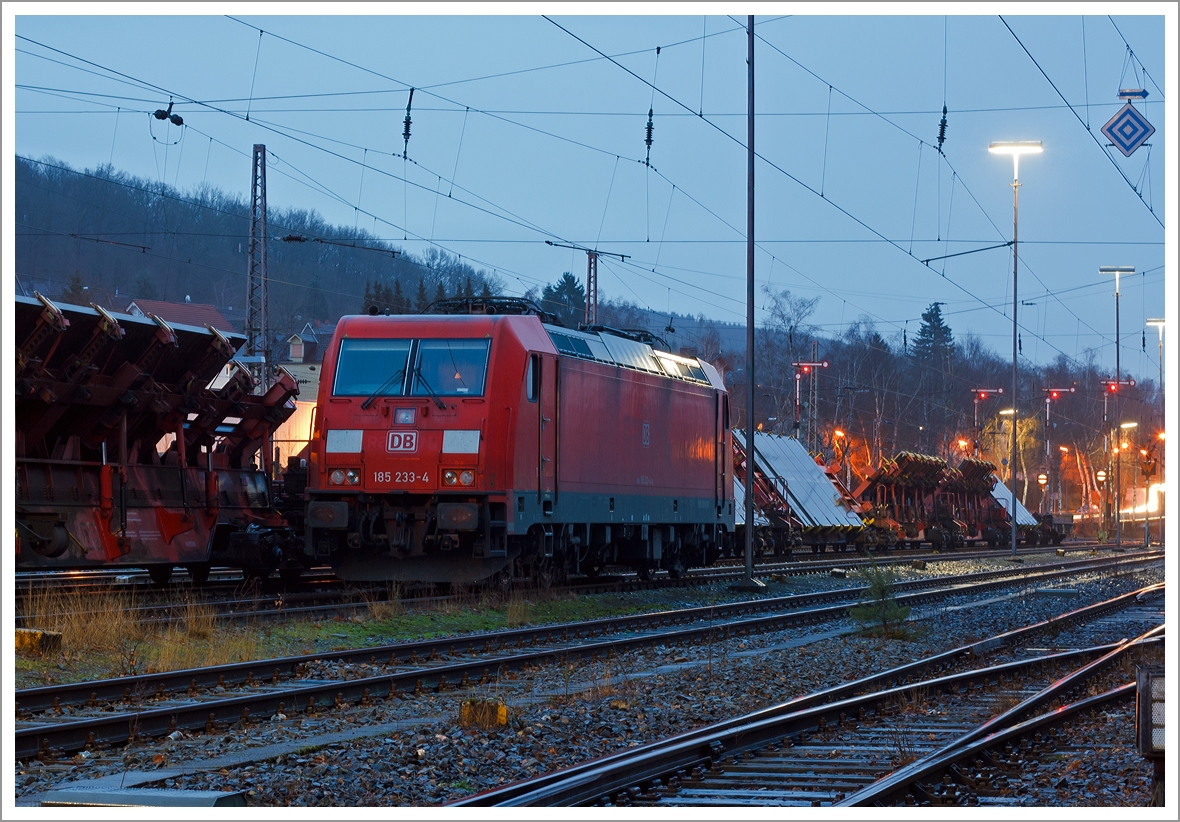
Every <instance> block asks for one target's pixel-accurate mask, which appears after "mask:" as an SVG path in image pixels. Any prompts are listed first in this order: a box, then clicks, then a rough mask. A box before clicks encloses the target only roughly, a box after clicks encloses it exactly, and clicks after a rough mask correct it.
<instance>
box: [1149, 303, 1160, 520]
mask: <svg viewBox="0 0 1180 822" xmlns="http://www.w3.org/2000/svg"><path fill="white" fill-rule="evenodd" d="M1147 324H1148V325H1150V326H1153V327H1154V328H1155V330H1156V331H1158V332H1159V344H1160V353H1159V359H1160V381H1159V385H1158V386H1157V387H1156V391H1158V392H1159V400H1160V401H1159V406H1160V427H1161V428H1162V427H1163V424H1164V418H1163V409H1164V321H1163V320H1148V321H1147ZM1160 438H1161V439H1162V438H1163V434H1160ZM1163 457H1164V448H1163V443H1160V446H1159V459H1158V460H1157V463H1156V465H1157V473H1158V474H1159V475H1160V477H1163V475H1164V472H1163V470H1162V467H1160V463H1162V462H1163ZM1160 516H1161V517H1162V516H1163V512H1162V511H1161V512H1160ZM1161 522H1162V520H1161ZM1159 541H1160V542H1161V543H1162V542H1163V541H1164V530H1163V527H1162V526H1161V528H1160V536H1159Z"/></svg>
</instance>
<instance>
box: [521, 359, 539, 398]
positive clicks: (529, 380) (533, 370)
mask: <svg viewBox="0 0 1180 822" xmlns="http://www.w3.org/2000/svg"><path fill="white" fill-rule="evenodd" d="M540 360H541V356H540V355H539V354H530V355H529V366H528V369H527V370H526V371H525V373H524V384H525V389H524V391H525V396H526V397H527V398H528V401H529V402H536V401H537V395H538V394H539V393H540V390H539V389H540V385H541V362H540Z"/></svg>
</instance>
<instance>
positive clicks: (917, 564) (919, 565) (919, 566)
mask: <svg viewBox="0 0 1180 822" xmlns="http://www.w3.org/2000/svg"><path fill="white" fill-rule="evenodd" d="M910 567H912V568H913V569H914V570H915V571H925V570H926V560H924V559H915V560H914V561H913V562H911V563H910Z"/></svg>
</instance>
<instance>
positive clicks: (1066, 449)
mask: <svg viewBox="0 0 1180 822" xmlns="http://www.w3.org/2000/svg"><path fill="white" fill-rule="evenodd" d="M1057 447H1058V448H1059V449H1061V453H1063V454H1068V453H1069V449H1068V448H1066V447H1065V446H1064V445H1059V446H1057Z"/></svg>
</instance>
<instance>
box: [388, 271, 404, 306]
mask: <svg viewBox="0 0 1180 822" xmlns="http://www.w3.org/2000/svg"><path fill="white" fill-rule="evenodd" d="M389 302H390V304H391V305H390V310H391V311H393V313H394V314H405V313H406V295H405V294H403V293H402V282H401V280H397V279H395V280H394V281H393V293H392V294H391V295H390V300H389Z"/></svg>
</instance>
